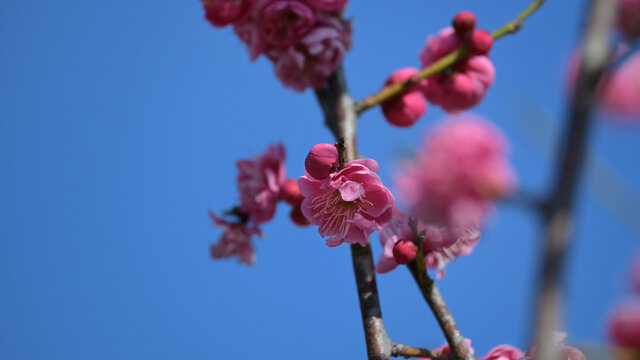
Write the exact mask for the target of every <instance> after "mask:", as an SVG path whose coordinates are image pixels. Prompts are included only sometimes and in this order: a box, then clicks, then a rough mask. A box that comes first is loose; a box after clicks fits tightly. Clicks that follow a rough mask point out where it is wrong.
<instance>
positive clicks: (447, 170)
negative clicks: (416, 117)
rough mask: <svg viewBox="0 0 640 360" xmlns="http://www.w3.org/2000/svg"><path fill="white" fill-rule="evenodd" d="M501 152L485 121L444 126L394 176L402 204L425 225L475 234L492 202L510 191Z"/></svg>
mask: <svg viewBox="0 0 640 360" xmlns="http://www.w3.org/2000/svg"><path fill="white" fill-rule="evenodd" d="M507 151H508V145H507V142H506V139H505V138H504V136H503V135H502V134H501V133H500V131H499V130H498V129H497V128H496V127H494V126H493V125H492V124H491V123H489V122H487V121H485V120H481V119H480V118H475V117H464V118H458V119H452V120H447V121H444V122H443V123H441V124H440V125H438V126H437V127H436V128H435V129H434V130H433V131H432V132H431V133H429V134H428V136H427V137H426V138H425V140H424V141H423V145H422V147H421V149H420V150H419V153H418V154H417V156H416V158H415V160H414V161H413V162H411V163H407V164H406V166H405V168H404V171H402V172H401V173H399V174H398V176H396V180H397V184H398V187H399V190H400V193H401V195H402V198H403V199H404V200H405V202H406V203H407V205H409V207H410V209H411V213H412V214H413V215H414V216H416V217H417V218H418V219H420V220H422V221H424V222H425V223H427V224H431V225H434V226H438V227H444V228H448V229H477V228H479V227H480V226H482V224H483V223H484V219H485V217H486V215H487V214H488V213H489V212H491V210H492V209H493V202H492V199H493V198H495V197H501V196H505V195H507V194H509V193H510V192H511V191H512V189H513V188H514V183H515V176H514V174H513V171H512V169H511V167H510V166H509V163H508V162H507V158H506V154H507Z"/></svg>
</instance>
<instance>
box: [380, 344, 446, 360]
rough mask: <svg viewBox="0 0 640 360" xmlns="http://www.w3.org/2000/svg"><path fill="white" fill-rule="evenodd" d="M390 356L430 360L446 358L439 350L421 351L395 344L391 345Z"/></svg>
mask: <svg viewBox="0 0 640 360" xmlns="http://www.w3.org/2000/svg"><path fill="white" fill-rule="evenodd" d="M391 356H394V357H404V358H412V357H419V358H429V359H431V360H440V359H442V360H444V359H446V358H447V356H446V355H443V354H442V351H440V350H429V349H421V348H416V347H412V346H407V345H404V344H397V343H393V344H392V345H391Z"/></svg>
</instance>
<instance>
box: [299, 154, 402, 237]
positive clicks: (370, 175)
mask: <svg viewBox="0 0 640 360" xmlns="http://www.w3.org/2000/svg"><path fill="white" fill-rule="evenodd" d="M377 172H378V163H376V162H375V161H374V160H371V159H361V160H354V161H351V162H349V163H347V164H346V165H345V166H344V168H343V169H342V170H340V171H338V172H334V173H332V174H330V175H329V177H328V178H325V179H322V180H318V179H316V178H314V177H313V176H310V175H309V174H305V176H303V177H301V178H300V180H299V184H300V191H301V192H302V195H304V201H303V202H302V206H301V209H302V213H303V214H304V216H305V217H306V218H307V219H308V220H309V222H311V224H313V225H318V226H319V228H318V232H319V233H320V235H321V236H330V238H329V239H327V245H329V246H331V247H333V246H338V245H340V244H342V243H343V242H345V241H346V242H348V243H350V244H360V245H362V246H366V245H367V241H368V238H369V235H370V234H371V233H372V232H374V231H378V230H380V229H381V228H382V226H384V225H386V224H387V223H388V222H389V221H391V218H392V216H393V211H394V208H395V199H394V198H393V195H392V194H391V192H390V191H389V190H388V189H387V188H386V187H385V186H384V185H383V184H382V180H380V178H379V177H378V175H377Z"/></svg>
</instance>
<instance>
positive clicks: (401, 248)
mask: <svg viewBox="0 0 640 360" xmlns="http://www.w3.org/2000/svg"><path fill="white" fill-rule="evenodd" d="M417 254H418V247H417V246H416V244H414V243H413V241H411V240H407V239H404V240H400V241H398V242H397V243H396V244H395V246H394V247H393V257H394V258H395V259H396V261H397V262H398V264H408V263H410V262H412V261H413V260H415V258H416V255H417Z"/></svg>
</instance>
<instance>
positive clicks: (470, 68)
mask: <svg viewBox="0 0 640 360" xmlns="http://www.w3.org/2000/svg"><path fill="white" fill-rule="evenodd" d="M461 44H462V43H461V41H460V39H459V38H458V36H456V34H455V31H454V30H453V28H451V27H448V28H445V29H443V30H442V31H440V33H439V34H438V35H436V36H435V37H434V36H430V37H429V39H427V43H426V45H425V47H424V48H423V49H422V51H421V52H420V61H421V62H422V66H423V67H425V66H428V65H430V64H432V63H434V62H435V61H437V60H439V59H440V58H442V57H443V56H445V55H447V54H448V53H450V52H451V51H453V50H455V49H457V48H458V47H460V46H461ZM451 70H452V71H451V72H444V73H440V74H437V75H434V76H432V77H430V78H428V79H427V81H426V82H425V86H424V87H423V92H424V96H425V97H426V98H427V100H429V102H431V103H432V104H434V105H438V106H440V107H442V109H443V110H444V111H446V112H449V113H457V112H460V111H463V110H468V109H470V108H472V107H474V106H476V105H478V104H479V103H480V101H481V100H482V99H483V98H484V95H485V94H486V93H487V90H489V86H491V84H493V81H494V79H495V74H496V71H495V68H494V66H493V63H491V60H489V58H488V57H487V56H484V55H477V56H470V57H468V58H467V59H465V60H463V61H461V62H460V63H458V64H456V65H455V66H453V68H452V69H451Z"/></svg>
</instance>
